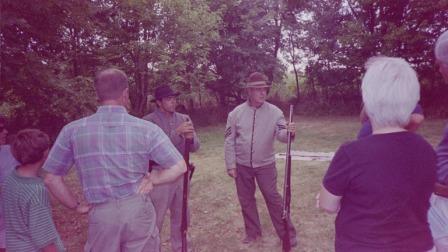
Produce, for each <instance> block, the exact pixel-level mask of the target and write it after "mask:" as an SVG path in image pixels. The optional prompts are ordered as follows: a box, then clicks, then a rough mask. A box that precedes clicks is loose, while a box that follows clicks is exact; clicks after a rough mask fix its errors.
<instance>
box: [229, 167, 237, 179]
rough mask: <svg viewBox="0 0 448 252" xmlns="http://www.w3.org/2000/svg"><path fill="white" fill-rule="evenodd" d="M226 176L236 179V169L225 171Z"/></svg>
mask: <svg viewBox="0 0 448 252" xmlns="http://www.w3.org/2000/svg"><path fill="white" fill-rule="evenodd" d="M227 174H228V175H229V176H230V177H232V178H236V168H232V169H227Z"/></svg>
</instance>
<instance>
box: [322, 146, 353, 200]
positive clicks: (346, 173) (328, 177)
mask: <svg viewBox="0 0 448 252" xmlns="http://www.w3.org/2000/svg"><path fill="white" fill-rule="evenodd" d="M349 183H350V159H349V157H348V155H347V154H346V152H345V148H344V145H343V146H341V147H340V148H339V149H338V151H337V152H336V154H335V156H334V158H333V160H332V161H331V163H330V167H328V170H327V172H326V173H325V176H324V179H323V182H322V184H323V185H324V187H325V189H327V191H329V192H330V193H332V194H334V195H336V196H343V195H344V193H345V191H346V190H347V188H348V186H349Z"/></svg>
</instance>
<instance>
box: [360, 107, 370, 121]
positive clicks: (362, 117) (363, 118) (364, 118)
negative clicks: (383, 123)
mask: <svg viewBox="0 0 448 252" xmlns="http://www.w3.org/2000/svg"><path fill="white" fill-rule="evenodd" d="M359 120H360V121H361V123H363V122H365V121H367V120H369V117H368V116H367V113H366V109H365V108H364V105H363V106H362V109H361V113H359Z"/></svg>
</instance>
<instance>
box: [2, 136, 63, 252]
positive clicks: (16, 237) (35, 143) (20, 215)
mask: <svg viewBox="0 0 448 252" xmlns="http://www.w3.org/2000/svg"><path fill="white" fill-rule="evenodd" d="M49 147H50V140H49V138H48V135H46V134H45V133H43V132H42V131H40V130H37V129H25V130H21V131H19V133H17V137H16V139H15V140H14V141H13V143H12V147H11V151H12V154H13V155H14V157H15V158H16V159H17V161H19V162H20V165H19V166H17V168H16V169H15V170H14V171H13V172H12V173H11V174H10V175H9V176H8V177H7V178H6V179H5V182H4V184H3V190H2V191H3V200H4V204H3V210H4V217H5V226H6V249H7V251H59V252H60V251H65V248H64V246H63V244H62V241H61V238H60V237H59V234H58V232H57V231H56V227H55V225H54V222H53V219H52V216H51V208H50V197H49V194H48V192H47V189H46V188H45V186H44V183H43V180H42V179H41V178H39V177H38V172H39V169H40V168H41V167H42V164H43V163H44V161H45V159H46V158H47V155H48V150H49Z"/></svg>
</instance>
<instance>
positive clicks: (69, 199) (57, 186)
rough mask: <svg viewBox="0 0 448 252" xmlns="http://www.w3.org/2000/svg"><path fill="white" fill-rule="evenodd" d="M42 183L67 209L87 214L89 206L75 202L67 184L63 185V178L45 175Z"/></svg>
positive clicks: (49, 174)
mask: <svg viewBox="0 0 448 252" xmlns="http://www.w3.org/2000/svg"><path fill="white" fill-rule="evenodd" d="M44 183H45V186H46V187H47V188H48V190H49V191H50V192H51V194H52V195H53V196H54V197H55V198H56V199H57V200H58V201H59V202H61V203H62V204H63V205H64V206H66V207H67V208H70V209H73V210H75V211H77V212H78V213H87V212H88V211H89V210H90V206H88V205H86V204H80V203H79V202H78V201H77V200H76V198H75V197H74V196H73V193H72V192H71V191H70V189H69V188H68V186H67V184H65V182H64V177H62V176H58V175H54V174H51V173H47V175H46V176H45V179H44Z"/></svg>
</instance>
